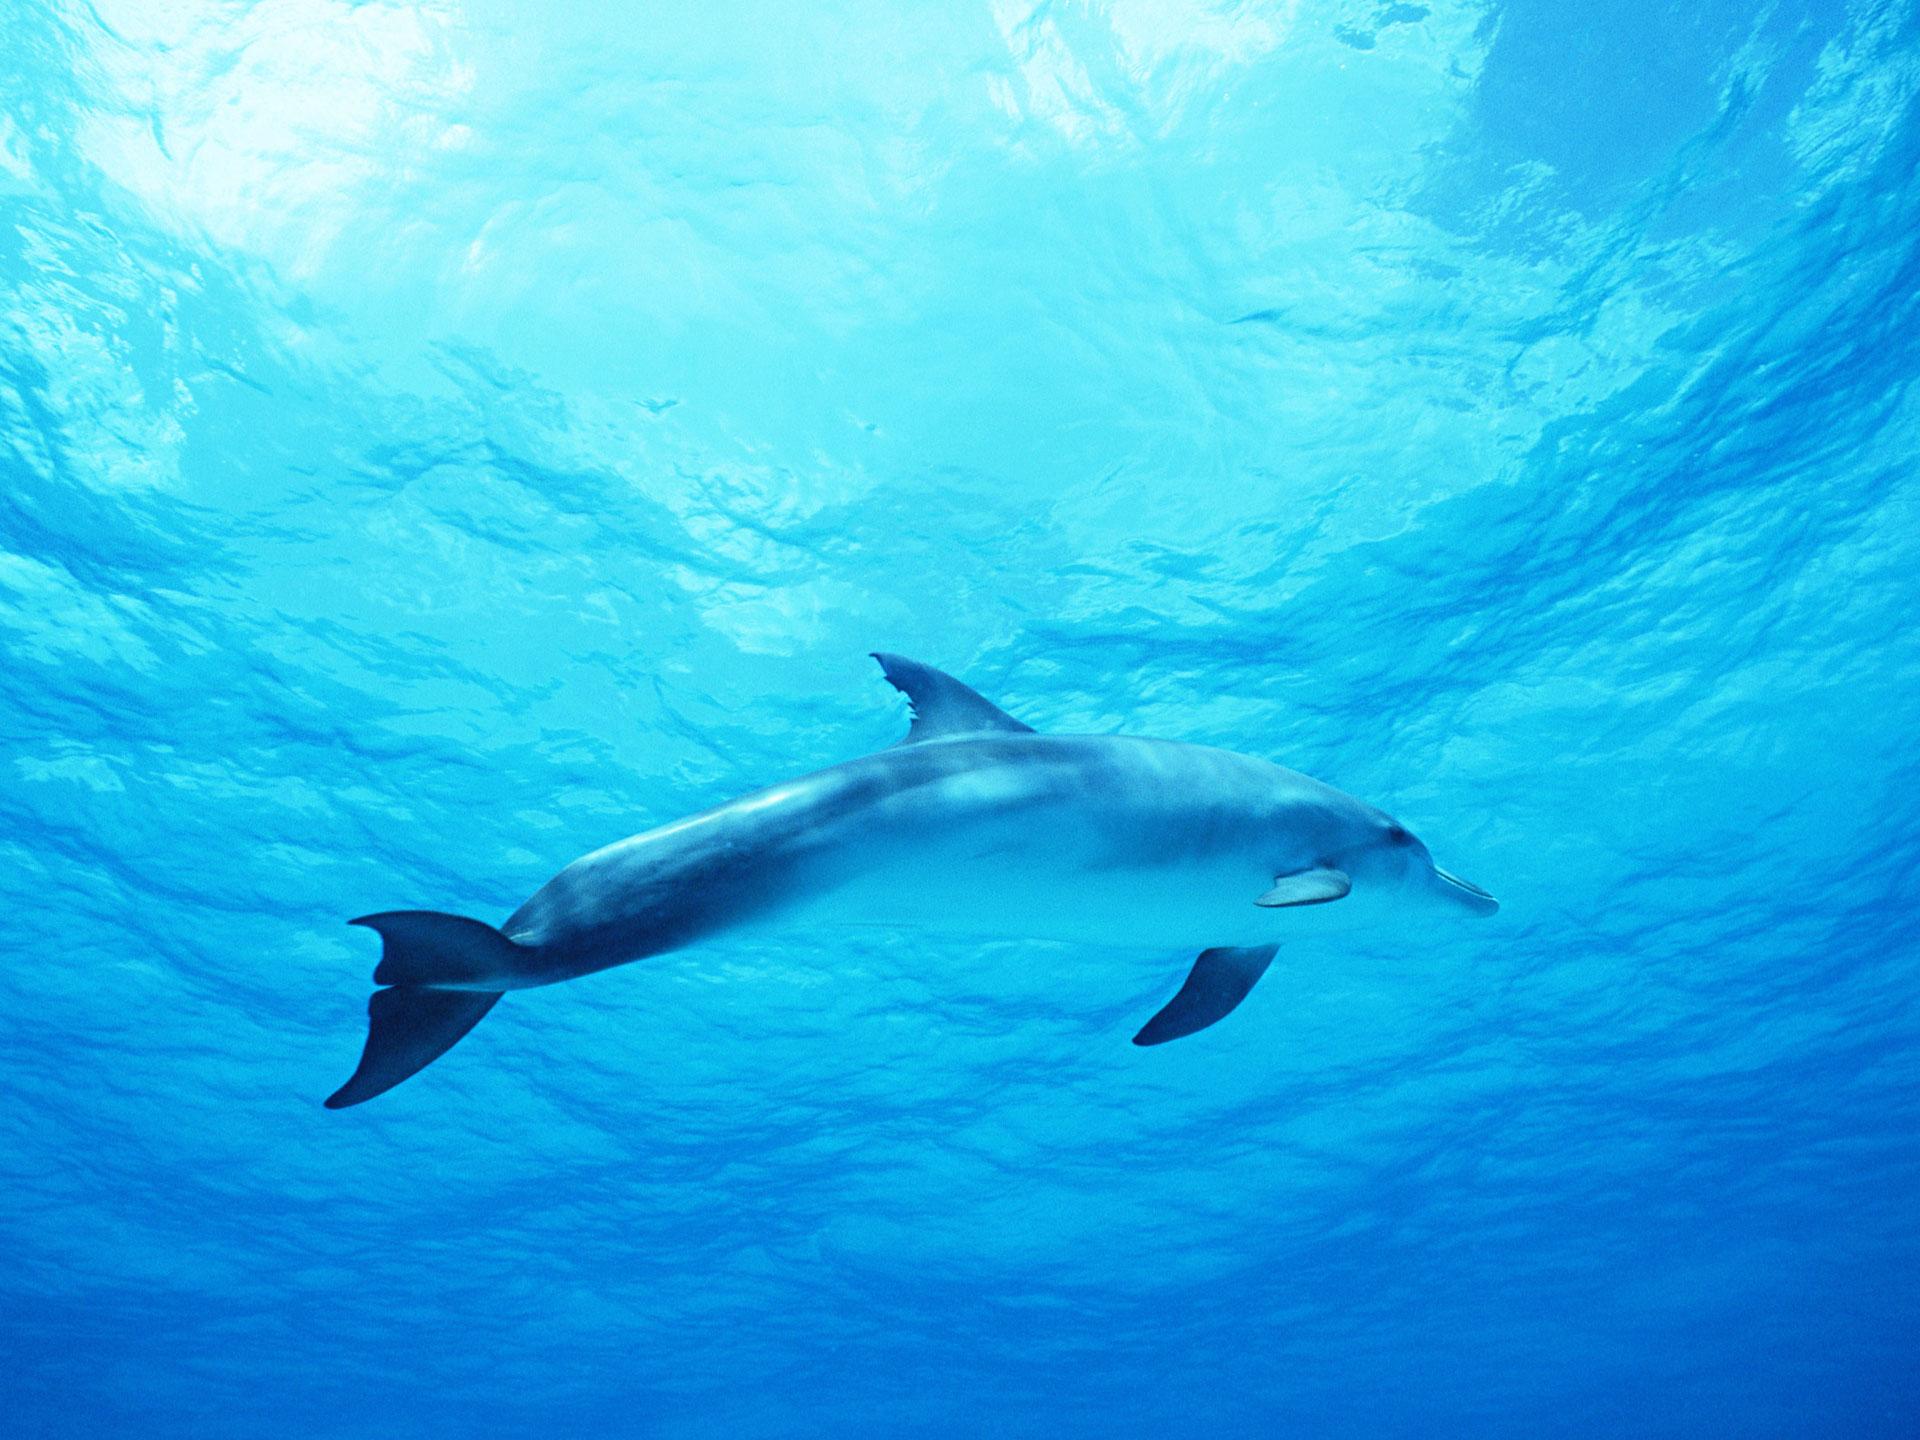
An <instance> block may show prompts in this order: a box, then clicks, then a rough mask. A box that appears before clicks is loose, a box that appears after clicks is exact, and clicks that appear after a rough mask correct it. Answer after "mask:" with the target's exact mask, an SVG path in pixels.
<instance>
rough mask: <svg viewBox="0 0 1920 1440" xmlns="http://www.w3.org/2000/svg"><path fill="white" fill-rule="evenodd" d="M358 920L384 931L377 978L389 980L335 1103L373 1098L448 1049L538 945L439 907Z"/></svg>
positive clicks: (371, 1009)
mask: <svg viewBox="0 0 1920 1440" xmlns="http://www.w3.org/2000/svg"><path fill="white" fill-rule="evenodd" d="M353 923H354V924H355V925H365V926H366V927H367V928H368V929H370V930H376V931H378V932H379V934H380V939H381V941H382V946H381V954H380V964H379V967H378V968H377V969H375V970H374V972H373V983H374V984H376V985H384V986H387V987H389V988H387V989H384V990H376V991H374V992H373V998H372V999H371V1000H369V1001H368V1002H367V1017H368V1023H367V1047H366V1049H365V1050H364V1051H362V1052H361V1055H360V1067H359V1069H357V1070H355V1071H354V1072H353V1078H352V1079H350V1080H348V1081H347V1083H346V1084H344V1085H342V1086H341V1087H340V1088H339V1089H338V1090H336V1091H334V1093H333V1094H331V1095H329V1096H328V1097H327V1108H328V1109H329V1110H340V1109H344V1108H345V1107H346V1106H348V1105H358V1104H359V1103H360V1102H361V1101H363V1100H371V1099H372V1098H373V1097H374V1096H376V1095H379V1094H382V1093H384V1092H385V1091H388V1090H391V1089H392V1088H393V1087H394V1086H396V1085H398V1084H399V1083H400V1082H401V1081H402V1080H405V1079H406V1078H407V1077H408V1076H409V1075H412V1074H414V1073H416V1072H417V1071H420V1070H424V1069H426V1067H427V1066H429V1065H431V1064H432V1063H433V1062H434V1061H436V1060H438V1059H439V1058H440V1057H441V1056H442V1055H444V1054H446V1053H447V1051H449V1050H451V1049H452V1048H453V1047H454V1046H455V1045H456V1044H458V1043H459V1041H460V1038H461V1036H463V1035H465V1034H466V1033H467V1032H468V1031H469V1030H471V1029H473V1027H474V1026H476V1025H478V1024H479V1023H480V1020H481V1017H483V1016H484V1015H485V1014H486V1013H487V1011H489V1010H491V1009H492V1008H493V1007H494V1004H495V1003H496V1002H497V1001H498V1000H499V999H500V992H501V991H503V990H512V989H515V988H517V987H518V986H521V985H524V984H525V983H526V960H527V957H528V955H529V954H530V953H531V952H530V951H529V950H528V948H527V947H526V946H523V945H516V944H515V943H514V942H513V941H511V940H509V939H508V938H507V937H506V936H504V935H502V934H501V933H500V932H499V931H498V930H496V929H494V928H493V927H492V926H491V925H485V924H482V923H481V922H480V921H478V920H469V919H467V918H466V917H465V916H462V915H442V914H440V913H439V912H438V911H435V910H389V911H387V912H386V913H384V914H380V915H363V916H361V917H360V918H359V919H358V920H355V921H354V922H353Z"/></svg>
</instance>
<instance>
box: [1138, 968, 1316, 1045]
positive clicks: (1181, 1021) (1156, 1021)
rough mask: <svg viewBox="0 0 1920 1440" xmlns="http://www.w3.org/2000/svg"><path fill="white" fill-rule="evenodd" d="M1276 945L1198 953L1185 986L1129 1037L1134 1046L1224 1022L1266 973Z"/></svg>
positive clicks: (1187, 1033) (1164, 1041)
mask: <svg viewBox="0 0 1920 1440" xmlns="http://www.w3.org/2000/svg"><path fill="white" fill-rule="evenodd" d="M1279 948H1280V947H1279V946H1278V945H1248V946H1245V947H1237V946H1227V947H1223V948H1221V949H1218V950H1202V951H1201V952H1200V958H1199V959H1198V960H1196V961H1194V962H1193V969H1192V970H1191V971H1189V972H1188V974H1187V983H1186V984H1184V985H1182V986H1181V987H1180V993H1179V994H1177V995H1175V996H1174V997H1173V999H1171V1000H1169V1001H1168V1002H1167V1003H1166V1004H1165V1005H1164V1006H1162V1007H1161V1010H1160V1013H1159V1014H1157V1015H1155V1016H1154V1017H1153V1018H1152V1019H1151V1020H1149V1021H1147V1023H1146V1024H1145V1025H1142V1026H1141V1027H1140V1033H1139V1034H1138V1035H1136V1036H1134V1037H1133V1043H1134V1044H1136V1045H1164V1044H1165V1043H1166V1042H1167V1041H1169V1040H1178V1039H1180V1038H1181V1037H1182V1036H1185V1035H1191V1034H1193V1033H1194V1032H1195V1031H1196V1030H1204V1029H1206V1028H1207V1027H1208V1026H1209V1025H1211V1024H1213V1022H1214V1021H1216V1020H1221V1019H1224V1018H1225V1017H1226V1016H1227V1015H1228V1014H1229V1013H1230V1012H1231V1011H1232V1010H1233V1007H1234V1006H1236V1005H1238V1004H1239V1003H1240V1002H1241V1001H1242V1000H1244V999H1246V998H1247V992H1248V991H1249V990H1251V989H1253V985H1254V982H1255V981H1256V980H1258V979H1259V978H1260V977H1261V976H1262V975H1264V974H1266V973H1267V966H1268V965H1270V964H1272V963H1273V956H1274V952H1275V951H1276V950H1278V949H1279Z"/></svg>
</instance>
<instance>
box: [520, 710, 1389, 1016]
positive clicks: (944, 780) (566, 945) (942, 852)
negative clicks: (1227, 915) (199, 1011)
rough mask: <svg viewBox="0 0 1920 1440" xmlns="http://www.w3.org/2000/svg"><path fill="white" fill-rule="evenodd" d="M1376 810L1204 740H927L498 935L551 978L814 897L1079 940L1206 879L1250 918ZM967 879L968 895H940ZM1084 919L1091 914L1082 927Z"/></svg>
mask: <svg viewBox="0 0 1920 1440" xmlns="http://www.w3.org/2000/svg"><path fill="white" fill-rule="evenodd" d="M1365 808H1366V807H1362V806H1360V805H1359V803H1358V802H1357V801H1354V800H1352V799H1350V798H1349V797H1347V796H1345V795H1342V794H1341V793H1340V792H1339V791H1337V790H1334V789H1332V788H1331V787H1328V786H1326V785H1322V784H1320V783H1319V782H1318V781H1315V780H1312V779H1309V778H1308V777H1306V776H1304V775H1299V774H1297V773H1295V772H1293V771H1290V770H1286V769H1283V768H1282V767H1280V766H1277V765H1273V764H1270V763H1268V762H1266V761H1263V760H1258V759H1254V758H1252V757H1248V756H1243V755H1237V754H1233V753H1232V752H1229V751H1224V750H1215V749H1211V748H1209V747H1205V746H1196V745H1184V744H1179V743H1177V742H1171V741H1162V740H1144V739H1137V738H1133V737H1124V736H1045V735H1037V734H1005V733H996V734H991V735H984V736H978V737H969V738H962V739H952V740H937V741H928V742H921V743H916V744H907V745H900V746H896V747H894V748H892V749H889V750H885V751H881V752H879V753H878V754H874V755H868V756H863V757H861V758H860V759H857V760H851V761H848V762H846V763H845V764H841V765H836V766H833V767H831V768H830V769H827V770H822V771H819V772H817V773H815V774H812V775H807V776H803V777H801V778H800V779H797V780H793V781H789V782H787V783H785V784H781V785H777V786H773V787H771V788H769V789H766V790H761V791H758V792H756V793H754V794H751V795H746V796H742V797H741V798H740V799H738V800H734V801H731V802H729V803H728V804H725V805H721V806H718V807H716V808H714V809H712V810H708V811H705V812H703V813H701V814H698V815H694V816H691V817H689V818H688V819H686V820H682V821H678V822H676V823H674V824H671V825H667V826H663V827H661V828H659V829H656V830H651V831H647V832H646V833H644V834H640V835H636V836H634V837H632V838H631V839H628V840H623V841H621V842H620V843H618V844H616V845H611V846H608V847H607V848H605V849H603V850H599V851H595V852H594V853H593V854H591V855H587V856H585V857H583V858H582V859H580V860H578V861H576V862H575V863H574V864H572V865H570V866H568V867H567V869H565V870H564V871H562V872H561V873H560V874H559V875H557V876H555V877H554V879H553V880H552V881H551V882H549V883H548V884H547V885H546V886H545V887H543V888H542V889H541V890H540V891H539V892H538V893H536V894H535V895H534V896H533V897H532V898H531V899H529V900H528V901H527V903H526V904H525V905H523V906H522V907H521V908H520V910H519V911H517V912H516V913H515V914H514V915H513V917H512V918H511V919H509V920H508V921H507V923H506V925H505V926H503V927H502V928H503V930H504V931H505V933H506V934H507V935H508V936H509V937H511V938H512V939H514V940H515V941H517V942H519V943H521V944H523V945H527V946H529V947H533V948H534V949H535V950H536V951H538V952H539V953H540V954H541V956H542V960H541V962H540V963H542V964H544V965H547V966H549V967H550V968H551V969H552V970H553V972H554V973H553V976H552V978H554V979H564V978H568V976H570V975H575V974H582V973H585V972H586V971H588V970H594V969H600V968H604V967H605V966H608V965H614V964H619V963H622V962H623V961H626V960H631V959H637V958H640V957H641V956H644V955H650V954H658V953H662V952H664V951H668V950H674V949H678V948H680V947H681V946H684V945H687V944H690V943H693V942H694V941H697V940H700V939H703V938H705V937H707V936H710V935H715V934H718V933H721V932H724V931H727V930H730V929H734V928H738V927H740V926H743V925H748V924H752V923H756V922H760V921H764V920H770V919H773V918H776V917H779V916H783V915H785V914H787V913H788V912H789V911H791V910H793V909H795V908H800V907H803V906H804V907H805V908H807V909H808V910H809V911H811V912H814V913H816V914H819V915H822V916H824V917H826V918H837V919H865V920H872V921H898V920H903V919H910V920H915V921H920V922H923V923H935V924H937V923H938V922H939V921H940V920H941V918H942V917H943V916H944V915H946V914H947V913H948V912H949V911H952V910H959V911H963V912H965V913H967V914H971V915H975V916H977V915H978V914H979V912H980V908H981V906H980V901H981V900H982V898H983V897H984V898H985V899H987V900H989V901H993V902H995V903H997V904H998V905H999V907H1000V911H1001V912H1003V913H1004V914H1005V916H1006V925H1007V926H1008V927H1009V928H1011V927H1014V926H1016V925H1019V926H1024V927H1026V931H1027V933H1037V934H1043V935H1044V934H1049V933H1055V934H1060V935H1063V936H1070V935H1078V934H1081V933H1082V932H1083V931H1085V930H1086V929H1087V928H1088V927H1089V923H1091V924H1092V926H1093V928H1095V929H1099V928H1100V925H1101V923H1102V922H1101V919H1100V916H1099V914H1098V913H1097V912H1098V911H1099V908H1100V907H1101V906H1102V905H1105V906H1107V908H1109V909H1112V908H1115V907H1117V908H1119V909H1121V910H1127V909H1129V908H1130V907H1131V908H1136V909H1137V908H1138V906H1139V903H1140V897H1141V895H1142V894H1143V891H1142V887H1143V886H1144V887H1146V891H1147V892H1148V893H1147V895H1146V898H1148V899H1152V898H1153V897H1152V895H1151V893H1150V892H1151V891H1152V889H1153V887H1154V885H1155V884H1156V883H1158V884H1161V885H1164V886H1169V887H1170V886H1173V885H1179V886H1181V887H1183V890H1182V893H1181V894H1179V895H1170V896H1169V897H1168V901H1169V903H1175V904H1184V903H1186V901H1187V898H1188V896H1189V895H1190V894H1193V895H1195V896H1196V903H1197V892H1196V890H1195V887H1196V886H1205V885H1221V886H1226V885H1231V886H1233V887H1236V893H1238V890H1239V889H1240V888H1244V890H1245V894H1244V897H1243V898H1242V899H1241V900H1240V902H1239V903H1240V905H1241V906H1242V907H1244V908H1245V909H1247V910H1251V909H1252V908H1253V907H1252V906H1251V900H1252V898H1253V897H1254V896H1256V895H1258V894H1259V893H1260V890H1261V889H1262V888H1264V880H1265V877H1270V876H1272V875H1273V874H1275V873H1279V872H1282V871H1285V870H1288V869H1291V868H1296V867H1297V866H1298V865H1300V864H1305V863H1310V862H1311V860H1312V858H1313V857H1312V855H1311V854H1309V853H1307V852H1308V851H1311V850H1313V849H1314V848H1316V845H1317V844H1318V841H1317V839H1316V837H1317V836H1318V835H1319V834H1320V832H1323V831H1328V832H1329V833H1330V829H1329V827H1337V826H1339V825H1340V824H1342V823H1347V822H1349V821H1350V819H1351V817H1350V816H1348V814H1347V812H1348V811H1353V812H1355V813H1356V814H1357V813H1358V812H1360V811H1364V810H1365ZM1064 870H1071V871H1073V872H1076V873H1077V874H1079V875H1080V876H1082V877H1085V876H1089V875H1090V876H1092V877H1093V878H1092V879H1091V880H1087V879H1084V878H1083V879H1081V880H1080V881H1078V882H1077V883H1078V885H1079V887H1080V892H1081V895H1082V897H1084V898H1083V900H1082V902H1081V903H1080V904H1079V905H1078V906H1076V902H1075V899H1074V897H1073V896H1071V895H1069V896H1066V897H1064V898H1063V897H1062V896H1061V895H1060V893H1059V891H1058V887H1057V885H1053V881H1052V877H1053V874H1054V872H1055V871H1064ZM1196 877H1198V878H1196ZM959 883H964V884H965V885H967V887H968V893H967V895H966V896H964V897H963V896H961V895H959V894H957V893H950V891H949V889H948V888H947V887H949V886H950V885H953V884H959ZM1107 885H1111V886H1112V887H1113V890H1114V898H1113V899H1112V900H1111V901H1110V902H1109V901H1107V900H1105V899H1103V898H1102V896H1103V894H1104V892H1103V891H1102V887H1103V886H1107ZM1050 886H1051V887H1052V888H1049V887H1050ZM962 900H964V901H965V902H966V903H964V904H956V903H955V902H959V901H962ZM836 906H837V907H838V908H837V909H836ZM989 909H990V910H991V906H990V907H989ZM1078 909H1092V910H1094V911H1096V914H1095V915H1094V917H1093V919H1092V921H1091V922H1088V921H1085V920H1083V919H1081V918H1080V917H1079V916H1078V914H1077V910H1078ZM1257 918H1259V917H1249V919H1248V923H1251V920H1252V919H1257ZM1115 919H1116V923H1117V922H1119V921H1121V920H1123V919H1124V916H1118V917H1115ZM989 923H990V922H989ZM1036 924H1037V925H1038V926H1039V927H1040V928H1039V929H1037V930H1035V929H1034V928H1033V927H1034V925H1036ZM1202 938H1205V937H1202ZM1227 938H1231V937H1227Z"/></svg>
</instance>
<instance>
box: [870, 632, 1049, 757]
mask: <svg viewBox="0 0 1920 1440" xmlns="http://www.w3.org/2000/svg"><path fill="white" fill-rule="evenodd" d="M873 658H874V659H876V660H878V661H879V662H880V668H881V670H882V671H884V672H885V674H886V677H887V683H888V684H889V685H891V686H893V688H894V689H896V690H898V691H899V692H900V693H901V694H902V695H904V696H906V697H907V704H908V705H909V706H911V707H912V709H913V724H912V726H911V727H909V729H908V730H907V738H906V739H904V740H902V741H901V742H900V743H901V744H902V745H913V744H917V743H918V742H919V741H922V740H944V739H946V738H947V737H948V736H950V735H978V734H980V733H981V732H982V731H985V730H1003V731H1005V730H1011V731H1015V732H1017V733H1019V734H1023V735H1031V734H1032V733H1033V727H1032V726H1031V725H1022V724H1021V723H1020V722H1019V721H1018V720H1016V719H1014V718H1013V717H1012V716H1011V715H1009V714H1007V712H1006V711H1004V710H1002V709H1001V708H1000V707H999V706H998V705H995V704H994V703H993V702H992V701H991V700H988V699H986V698H985V697H984V696H982V695H980V694H979V693H978V692H977V691H975V690H973V689H972V688H971V687H969V686H966V685H962V684H961V683H960V682H959V681H958V680H956V679H954V678H953V677H952V676H951V675H947V674H944V673H942V672H941V671H939V670H936V669H934V668H933V667H932V666H931V665H922V664H921V663H920V662H919V661H918V660H909V659H907V657H906V656H904V655H887V654H884V653H882V652H880V651H878V650H876V651H874V654H873Z"/></svg>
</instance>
